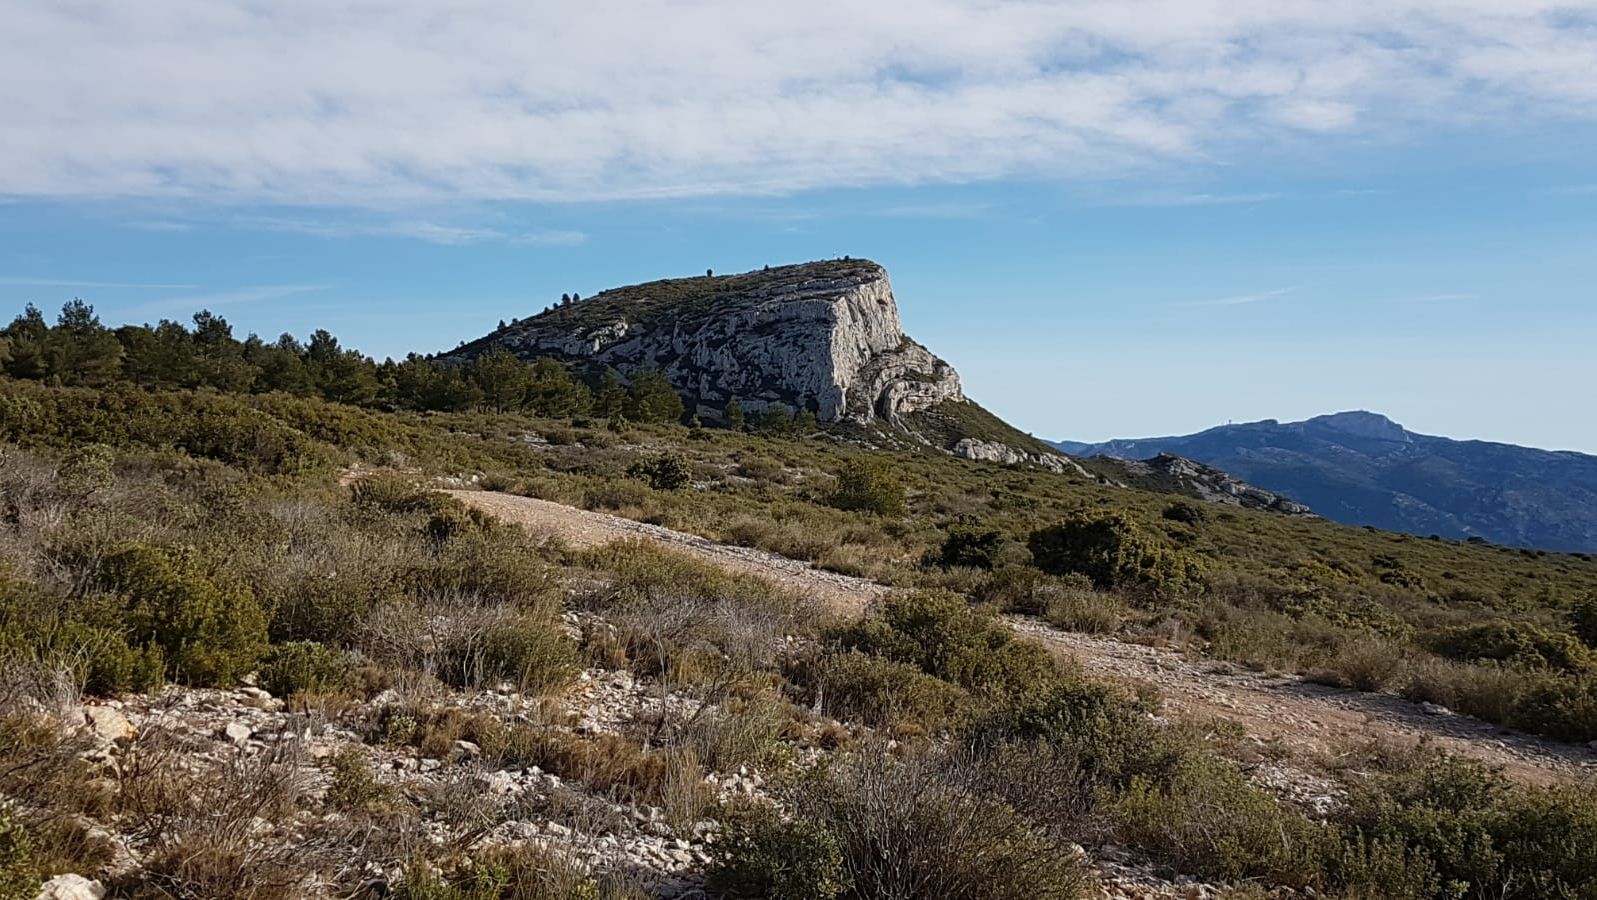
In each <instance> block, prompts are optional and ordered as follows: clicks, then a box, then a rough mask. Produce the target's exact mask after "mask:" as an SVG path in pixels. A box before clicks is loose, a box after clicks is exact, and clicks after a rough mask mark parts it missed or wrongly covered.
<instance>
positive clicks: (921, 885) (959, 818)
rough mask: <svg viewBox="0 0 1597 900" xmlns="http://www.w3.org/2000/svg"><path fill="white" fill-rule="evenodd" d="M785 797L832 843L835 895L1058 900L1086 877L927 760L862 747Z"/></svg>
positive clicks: (1009, 813)
mask: <svg viewBox="0 0 1597 900" xmlns="http://www.w3.org/2000/svg"><path fill="white" fill-rule="evenodd" d="M791 794H792V796H790V797H789V800H790V802H791V804H792V806H793V808H794V815H795V821H796V822H798V823H800V826H801V827H802V828H804V829H806V831H807V832H809V833H817V832H818V833H821V834H829V835H831V837H832V839H833V840H835V842H836V845H837V847H838V849H839V850H840V851H841V854H842V859H843V871H844V872H845V873H846V876H847V878H848V880H849V881H850V882H852V886H851V887H850V888H848V889H847V892H846V894H844V896H848V897H851V898H857V900H869V898H877V897H913V898H920V897H924V898H933V897H967V898H971V900H1066V898H1075V897H1077V896H1078V895H1079V893H1080V891H1081V889H1082V888H1083V887H1084V886H1085V883H1086V879H1085V877H1084V874H1083V871H1082V865H1081V861H1080V859H1079V858H1078V857H1077V856H1075V855H1073V854H1072V853H1070V852H1068V850H1067V848H1066V847H1064V846H1062V845H1061V844H1060V843H1059V842H1057V841H1056V840H1054V839H1052V838H1049V837H1047V836H1044V835H1043V834H1041V833H1038V832H1036V831H1034V830H1032V829H1031V828H1030V827H1029V825H1028V823H1027V822H1026V820H1025V818H1024V817H1023V816H1021V815H1020V814H1018V813H1016V812H1015V811H1014V810H1013V809H1012V808H1011V807H1009V806H1008V805H1007V804H1004V803H1002V802H999V801H997V800H994V799H991V798H989V797H985V796H982V795H981V794H979V793H978V792H975V791H972V790H971V789H970V788H969V787H968V786H967V785H966V783H965V780H964V779H963V778H962V777H961V776H960V774H959V773H958V772H950V771H948V770H947V768H946V766H944V765H942V764H941V763H940V761H939V760H937V759H935V758H933V759H914V758H911V759H907V760H899V759H895V758H893V757H892V756H891V755H889V754H887V753H885V752H882V751H880V750H877V749H874V748H872V749H867V750H865V751H862V752H860V753H856V754H852V755H850V756H847V757H844V758H843V759H841V760H839V761H837V762H835V763H834V764H832V765H831V766H830V767H827V768H825V769H821V770H818V771H816V772H814V773H812V774H811V776H810V777H808V778H806V779H803V780H802V781H801V782H800V783H799V785H798V787H797V788H796V789H795V790H793V791H792V792H791ZM759 849H762V850H766V851H767V852H768V846H762V847H760V848H759ZM729 863H730V864H731V865H734V866H735V865H737V863H738V860H737V859H736V858H735V857H734V859H733V860H731V861H729Z"/></svg>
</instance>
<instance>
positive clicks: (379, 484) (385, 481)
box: [349, 472, 435, 513]
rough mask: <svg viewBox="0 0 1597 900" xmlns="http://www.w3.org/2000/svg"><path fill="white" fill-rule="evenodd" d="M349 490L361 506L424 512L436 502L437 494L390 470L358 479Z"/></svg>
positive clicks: (395, 510) (388, 510) (373, 508)
mask: <svg viewBox="0 0 1597 900" xmlns="http://www.w3.org/2000/svg"><path fill="white" fill-rule="evenodd" d="M349 492H350V499H352V500H353V501H354V503H355V505H356V506H357V507H359V508H362V509H371V510H376V511H378V512H385V513H411V512H421V511H423V510H427V509H431V508H432V507H433V504H434V502H435V500H434V495H433V494H432V493H431V492H430V491H427V490H424V489H423V488H421V487H420V486H418V485H417V484H416V482H415V481H414V480H413V479H410V478H406V477H404V476H402V475H392V474H389V473H386V472H380V473H377V474H374V475H367V476H365V477H364V478H360V479H358V480H357V481H356V482H355V483H354V484H352V485H350V488H349Z"/></svg>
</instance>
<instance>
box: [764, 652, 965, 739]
mask: <svg viewBox="0 0 1597 900" xmlns="http://www.w3.org/2000/svg"><path fill="white" fill-rule="evenodd" d="M788 674H789V677H790V678H792V679H793V680H795V681H796V682H798V683H799V684H801V685H803V686H804V687H805V688H806V691H807V696H806V697H804V698H803V699H804V700H805V701H806V702H811V703H813V702H815V701H816V700H818V701H819V702H820V704H821V708H822V709H823V710H824V711H825V712H826V714H827V715H831V716H835V717H837V718H840V719H846V720H849V721H855V722H861V723H864V724H866V725H872V726H885V725H898V724H910V725H913V726H915V727H919V728H924V729H925V730H927V731H933V732H936V731H942V730H944V729H946V728H949V727H951V726H952V725H953V724H955V723H956V722H957V721H958V720H959V719H960V718H961V717H962V716H963V714H964V711H965V709H966V707H967V706H968V704H969V698H968V695H967V694H966V692H965V691H964V690H962V689H960V688H959V687H957V686H956V685H952V684H949V683H948V682H946V681H943V680H942V679H940V678H937V677H935V676H932V675H928V674H926V673H925V672H923V671H921V669H920V667H919V666H915V665H911V664H909V663H904V662H894V661H893V660H889V659H883V658H881V657H879V656H870V655H867V654H865V653H860V652H857V651H853V650H850V651H845V652H842V653H828V654H825V655H824V656H822V657H821V658H820V659H819V660H816V661H813V662H810V663H807V664H806V665H804V666H803V667H801V668H800V669H797V670H791V669H790V671H789V673H788Z"/></svg>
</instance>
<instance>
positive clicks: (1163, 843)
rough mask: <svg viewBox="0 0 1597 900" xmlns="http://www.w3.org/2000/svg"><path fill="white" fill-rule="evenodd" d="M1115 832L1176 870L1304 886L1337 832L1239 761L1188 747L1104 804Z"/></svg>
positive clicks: (1316, 873)
mask: <svg viewBox="0 0 1597 900" xmlns="http://www.w3.org/2000/svg"><path fill="white" fill-rule="evenodd" d="M1103 812H1104V814H1105V815H1107V816H1108V818H1109V819H1110V820H1111V821H1113V822H1114V824H1115V828H1116V831H1117V834H1118V835H1119V837H1120V839H1121V840H1123V841H1126V842H1128V843H1131V844H1133V845H1135V846H1136V847H1138V848H1139V849H1141V850H1143V851H1144V852H1146V853H1148V854H1150V855H1151V856H1153V858H1154V859H1156V860H1158V861H1159V862H1161V863H1163V864H1165V865H1168V866H1170V867H1172V868H1174V869H1175V870H1176V871H1178V872H1188V873H1191V874H1193V875H1198V876H1202V877H1207V878H1214V879H1217V880H1223V881H1230V882H1236V881H1243V880H1249V881H1260V882H1262V883H1266V884H1272V885H1283V886H1287V887H1296V888H1301V887H1309V886H1314V885H1316V884H1317V883H1318V882H1319V881H1320V868H1321V862H1320V856H1321V854H1322V853H1323V852H1324V848H1325V846H1326V844H1327V841H1328V840H1331V839H1334V838H1333V835H1331V834H1330V833H1329V832H1328V831H1327V829H1325V827H1324V826H1320V825H1315V824H1313V823H1311V822H1310V821H1309V820H1308V819H1307V818H1305V817H1304V816H1302V815H1301V814H1299V813H1296V812H1294V811H1292V810H1290V809H1288V808H1286V807H1283V806H1282V805H1281V804H1280V802H1279V801H1277V800H1276V799H1275V798H1274V797H1272V796H1270V795H1269V794H1267V793H1265V792H1263V791H1262V790H1260V789H1259V788H1256V787H1254V786H1253V785H1252V784H1250V783H1249V782H1248V780H1247V778H1246V777H1244V776H1243V775H1242V773H1241V772H1240V771H1238V770H1237V768H1236V766H1235V765H1233V764H1231V763H1229V762H1227V761H1223V760H1220V759H1218V758H1216V757H1213V756H1209V755H1207V754H1197V753H1194V754H1187V755H1185V756H1183V757H1182V759H1181V761H1180V763H1179V764H1178V765H1176V766H1175V767H1174V769H1173V771H1171V772H1169V773H1168V774H1166V775H1165V777H1162V778H1159V779H1157V780H1155V779H1151V778H1148V777H1145V776H1143V775H1134V776H1132V778H1131V781H1130V783H1129V784H1127V785H1126V787H1125V789H1124V790H1123V791H1121V792H1120V793H1119V794H1118V795H1116V796H1115V797H1114V798H1113V800H1111V801H1110V802H1109V803H1107V804H1106V805H1105V807H1104V809H1103Z"/></svg>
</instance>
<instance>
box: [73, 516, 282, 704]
mask: <svg viewBox="0 0 1597 900" xmlns="http://www.w3.org/2000/svg"><path fill="white" fill-rule="evenodd" d="M101 577H102V581H103V583H104V586H105V588H106V589H107V590H109V591H112V592H114V593H115V594H116V595H117V596H118V597H119V598H121V601H122V603H123V608H124V611H125V615H126V625H127V633H128V639H129V643H130V644H132V645H144V644H146V643H149V644H154V645H155V646H158V647H160V648H161V651H162V654H163V656H164V658H165V662H166V670H167V675H168V677H170V678H171V679H172V680H174V681H179V682H183V683H187V684H194V685H200V686H210V685H226V684H231V683H233V682H235V681H237V680H238V678H239V677H240V676H243V675H246V674H248V673H249V672H251V671H253V670H254V668H255V664H256V663H257V662H258V661H259V660H260V658H261V656H262V654H263V653H264V652H265V651H266V624H267V620H266V614H265V613H264V612H263V611H262V610H261V608H260V605H259V604H257V603H256V602H255V598H254V597H253V596H252V595H251V594H250V591H249V589H248V588H246V587H244V586H243V585H242V584H239V583H237V582H233V581H228V580H222V581H217V580H213V579H212V578H211V577H210V576H208V575H207V574H206V573H205V571H204V569H203V568H202V567H201V566H200V564H199V561H198V557H197V555H196V553H195V552H194V551H193V550H191V549H171V548H165V547H155V546H152V545H149V544H129V545H127V546H124V547H123V548H122V549H120V550H118V551H116V552H115V553H113V554H111V555H110V556H109V557H107V558H106V560H105V563H104V565H103V567H102V572H101Z"/></svg>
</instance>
